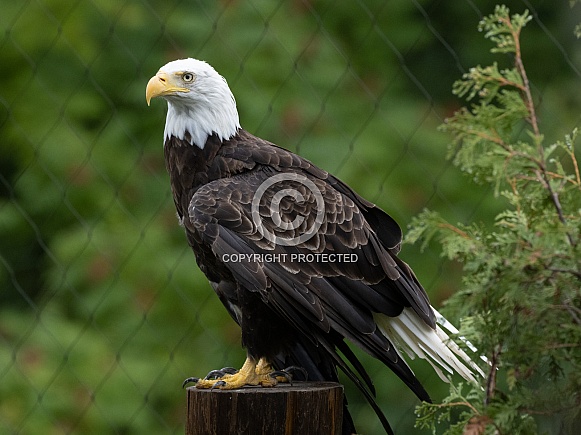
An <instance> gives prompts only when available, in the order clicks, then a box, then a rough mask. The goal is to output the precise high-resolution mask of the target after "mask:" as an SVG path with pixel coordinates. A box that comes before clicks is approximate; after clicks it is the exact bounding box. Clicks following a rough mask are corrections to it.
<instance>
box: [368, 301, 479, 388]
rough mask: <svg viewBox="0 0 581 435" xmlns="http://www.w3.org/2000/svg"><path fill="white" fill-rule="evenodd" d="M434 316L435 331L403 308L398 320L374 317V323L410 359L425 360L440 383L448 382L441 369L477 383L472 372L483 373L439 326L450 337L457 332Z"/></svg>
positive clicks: (377, 315) (442, 318) (384, 316)
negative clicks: (435, 321) (439, 379)
mask: <svg viewBox="0 0 581 435" xmlns="http://www.w3.org/2000/svg"><path fill="white" fill-rule="evenodd" d="M434 313H435V314H436V318H437V325H436V329H432V328H431V327H430V326H429V325H427V324H426V323H425V322H424V321H422V319H421V318H420V317H419V316H418V315H417V314H416V312H415V311H414V310H413V309H412V308H409V307H408V308H404V310H403V311H402V313H401V314H400V315H399V316H397V317H389V316H386V315H384V314H376V315H375V321H376V323H377V325H378V326H379V329H380V330H381V331H382V332H383V333H384V334H385V335H386V337H388V338H389V339H390V340H393V341H394V343H395V344H396V346H398V347H399V348H400V349H402V350H403V351H404V352H405V353H406V354H407V355H408V356H409V357H410V359H414V358H415V357H416V356H418V357H420V358H422V359H425V360H426V361H428V362H429V363H430V365H431V366H432V367H433V368H434V370H435V372H436V373H437V374H438V376H439V377H440V378H441V379H442V380H443V381H445V382H448V378H447V377H446V375H445V374H444V373H443V371H442V370H441V369H444V370H445V371H446V372H448V373H450V374H452V373H454V372H456V373H458V374H459V375H460V376H462V377H463V378H464V379H466V380H467V381H471V382H477V381H476V378H475V377H474V372H477V373H478V374H479V375H480V376H484V373H483V372H482V370H481V369H480V368H479V367H478V366H477V365H476V364H474V362H473V361H472V360H471V359H470V357H469V356H468V355H467V354H466V352H464V351H463V350H462V349H460V347H459V346H458V345H457V344H456V343H454V341H452V340H451V339H450V337H449V336H448V335H447V334H446V333H445V332H444V330H443V329H442V328H440V326H439V325H440V324H441V325H442V326H443V327H445V328H446V329H447V330H448V331H450V332H451V333H457V332H458V330H457V329H456V328H455V327H454V326H453V325H452V324H451V323H450V322H448V321H447V320H446V319H445V318H444V317H443V316H442V315H441V314H440V313H438V312H437V311H436V310H434ZM468 346H469V347H470V346H472V345H471V344H469V345H468ZM473 347H474V346H472V347H471V349H472V348H473Z"/></svg>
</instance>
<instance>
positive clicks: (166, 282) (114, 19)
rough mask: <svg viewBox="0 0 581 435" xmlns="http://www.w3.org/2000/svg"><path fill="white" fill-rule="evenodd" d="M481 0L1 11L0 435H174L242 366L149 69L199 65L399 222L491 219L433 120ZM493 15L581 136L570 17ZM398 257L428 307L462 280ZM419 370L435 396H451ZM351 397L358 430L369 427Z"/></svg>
mask: <svg viewBox="0 0 581 435" xmlns="http://www.w3.org/2000/svg"><path fill="white" fill-rule="evenodd" d="M495 4H496V2H493V1H489V0H483V1H479V2H473V1H470V0H467V1H464V0H458V1H454V2H452V1H443V0H439V1H437V0H436V1H427V0H416V1H341V2H338V1H334V0H311V1H306V0H305V1H301V0H292V1H282V0H278V1H270V0H250V1H242V0H238V1H225V0H224V1H193V0H184V1H175V0H169V1H154V0H149V1H147V0H128V1H117V0H115V1H114V0H76V1H70V0H28V1H19V2H16V1H9V0H1V2H0V30H1V34H0V433H22V434H41V433H42V434H57V433H58V434H60V433H82V434H89V433H95V434H97V433H98V434H102V433H117V434H149V433H151V434H158V433H183V430H184V429H183V423H184V419H185V405H186V402H185V391H184V390H182V389H181V388H180V385H181V382H182V380H183V379H184V378H186V377H188V376H192V375H198V376H199V375H203V374H205V373H206V372H208V371H209V370H211V369H214V368H219V367H223V366H225V365H231V366H239V365H240V364H241V363H242V362H243V360H244V355H245V354H244V351H243V350H242V349H241V347H240V344H239V340H240V334H239V330H238V328H237V326H236V325H235V324H234V322H233V321H231V320H230V318H229V316H228V315H227V314H226V312H225V310H224V309H223V308H222V306H221V304H220V303H219V301H218V299H217V298H216V297H215V295H214V293H213V291H212V290H211V288H210V286H209V284H208V283H207V280H206V279H205V277H204V276H203V275H202V274H201V272H200V271H199V270H198V269H197V266H196V265H195V261H194V257H193V254H192V253H191V252H190V250H189V248H188V246H187V243H186V240H185V237H184V235H183V231H182V229H181V228H179V226H178V224H177V219H176V218H175V211H174V206H173V203H172V200H171V194H170V190H169V180H168V177H167V174H166V172H165V167H164V163H163V153H162V134H163V125H164V120H165V104H164V103H162V102H161V101H157V100H156V101H154V102H153V104H152V107H151V108H148V107H147V106H146V104H145V98H144V93H145V85H146V83H147V80H148V79H149V78H150V77H151V76H152V75H154V74H155V73H156V71H157V70H158V69H159V67H160V66H162V65H163V64H164V63H166V62H167V61H169V60H173V59H175V58H179V57H196V58H199V59H204V60H206V61H208V62H209V63H211V64H212V65H213V66H214V67H215V68H216V69H217V70H218V71H219V72H220V73H221V74H222V75H224V77H226V79H227V80H228V82H229V84H230V86H231V88H232V90H233V92H234V94H235V96H236V98H237V102H238V107H239V111H240V116H241V122H242V125H243V126H244V127H245V128H246V129H247V130H249V131H250V132H252V133H254V134H257V135H259V136H261V137H264V138H266V139H268V140H271V141H273V142H275V143H277V144H279V145H281V146H284V147H286V148H289V149H291V150H293V151H296V152H298V153H300V154H301V155H303V156H304V157H306V158H308V159H310V160H312V161H313V162H314V163H315V164H317V165H319V166H321V167H323V168H324V169H326V170H328V171H330V172H332V173H334V174H335V175H337V176H338V177H340V178H341V179H343V180H344V181H345V182H347V183H348V184H350V185H351V186H352V187H353V188H354V189H355V190H356V191H358V192H359V193H360V194H362V195H363V196H365V197H366V198H368V199H370V200H372V201H374V202H376V203H377V204H379V205H380V206H381V207H382V208H384V209H385V210H386V211H388V212H389V213H390V214H391V215H392V216H393V217H394V218H395V219H396V220H397V221H398V222H400V224H401V225H402V227H404V228H405V226H406V225H407V223H408V222H409V221H410V219H411V217H412V216H414V215H416V214H417V213H418V212H420V211H421V210H422V209H423V208H425V207H429V208H430V209H432V210H437V211H439V212H440V213H441V214H442V215H443V216H444V217H446V218H447V219H448V220H450V221H453V222H454V221H460V222H470V221H474V220H478V221H483V222H485V223H487V224H490V222H491V220H492V217H493V216H494V215H495V213H496V212H498V210H500V209H501V208H502V207H503V206H504V204H503V203H502V200H500V199H495V198H494V197H493V196H492V192H491V189H489V188H488V187H487V186H477V185H475V184H474V183H472V181H471V180H470V179H469V178H466V177H465V176H462V175H461V174H460V172H459V170H458V169H457V168H455V167H453V166H452V165H451V164H450V163H449V162H448V161H447V160H446V154H447V144H448V142H449V138H448V137H447V136H446V135H444V134H443V133H440V132H438V130H437V127H438V125H439V124H441V123H442V122H443V120H444V118H445V117H446V116H448V115H450V114H451V113H453V111H454V110H456V109H457V108H458V107H459V104H460V102H459V101H458V100H457V99H456V98H455V97H453V96H452V94H451V86H452V83H453V82H454V80H456V79H458V78H460V76H461V74H462V73H463V72H465V71H466V70H467V69H468V68H469V67H471V66H473V65H476V64H482V65H485V64H487V63H488V62H490V60H491V58H492V57H491V56H492V55H491V54H490V53H489V51H488V50H489V48H490V44H489V43H488V42H486V41H485V40H484V39H483V38H482V35H481V34H479V33H478V32H477V30H476V27H477V23H478V21H479V20H480V18H481V17H482V15H486V14H489V13H491V12H492V11H493V8H494V5H495ZM505 4H507V5H508V6H509V7H510V8H511V9H512V11H513V12H522V11H523V10H524V9H526V8H528V9H530V10H531V12H532V13H533V15H534V16H535V20H534V21H533V22H532V23H531V24H530V25H529V26H527V28H526V30H525V35H524V36H523V51H524V55H523V57H524V60H525V62H526V66H527V68H528V72H529V78H530V79H531V81H532V82H533V84H534V89H535V93H536V95H535V97H536V99H537V100H538V101H539V108H540V118H541V122H542V124H543V126H542V127H543V129H544V131H545V132H547V134H551V135H554V137H555V138H558V137H560V136H562V135H563V134H565V133H568V132H569V131H570V130H571V129H572V128H574V127H575V126H578V125H579V123H580V118H579V114H580V113H581V111H580V109H581V87H580V79H581V75H580V73H579V70H580V63H581V52H580V50H579V42H578V41H577V40H575V38H574V36H573V28H574V26H575V25H576V24H577V23H578V22H579V21H581V18H580V16H579V7H577V8H573V9H570V8H569V5H568V2H549V1H546V0H545V1H543V0H523V1H511V2H506V3H505ZM504 60H505V61H506V65H509V64H510V59H509V58H506V59H504ZM401 256H402V257H403V258H404V259H405V260H406V261H407V262H409V263H410V264H411V265H412V267H413V268H414V269H415V270H416V273H417V274H418V276H419V278H420V280H421V281H422V282H423V283H424V285H425V287H426V288H427V290H428V292H429V293H430V296H431V298H432V301H433V304H434V305H435V306H437V307H438V306H441V304H442V302H443V301H444V300H445V299H446V297H447V296H448V295H450V294H451V293H452V292H454V291H455V290H456V289H457V288H458V286H459V285H460V276H461V266H460V265H458V264H451V263H447V262H444V261H442V260H441V259H440V256H439V252H438V250H437V249H436V247H435V246H434V247H432V248H430V249H428V250H426V251H425V252H422V253H420V252H419V251H418V249H417V248H416V247H414V246H404V249H403V252H402V254H401ZM454 320H456V319H454ZM362 358H363V359H364V360H365V364H366V365H367V366H368V367H369V371H370V373H371V374H372V375H373V377H374V379H375V382H376V386H377V389H378V391H379V403H380V405H381V406H382V408H383V409H384V410H385V412H386V414H387V416H388V418H389V419H390V421H391V423H392V425H393V426H394V427H395V429H396V431H398V432H399V433H401V434H407V433H415V431H414V429H413V423H414V414H413V410H414V406H415V405H416V404H417V401H416V399H415V398H414V397H413V396H412V395H411V394H410V393H409V392H407V390H406V388H405V387H404V386H403V385H402V383H401V382H400V381H399V380H398V379H397V378H396V377H395V376H394V375H393V374H392V373H391V372H389V370H387V369H386V368H385V367H383V366H382V365H381V364H376V363H375V362H374V361H371V360H370V359H369V358H367V357H366V356H365V355H362ZM426 366H427V367H426ZM412 367H413V369H414V370H415V371H416V374H417V375H418V377H419V378H420V379H421V380H422V381H423V382H424V383H425V384H426V387H427V389H428V391H430V392H431V393H432V395H433V397H434V398H435V399H436V400H438V398H439V397H442V395H443V392H444V391H447V386H446V385H445V384H443V383H441V382H440V380H439V378H438V377H437V376H435V375H434V374H433V373H432V372H431V369H430V368H429V366H428V365H427V364H423V363H422V362H419V363H412ZM346 388H347V393H348V395H349V398H350V404H351V406H350V408H351V411H352V413H353V415H354V418H355V420H356V424H357V425H358V429H359V431H360V432H361V433H364V434H375V433H380V426H379V423H378V421H377V419H376V418H375V417H374V414H373V412H372V411H371V409H370V408H369V407H368V406H367V405H366V404H365V403H364V402H363V399H362V398H361V396H359V395H358V393H357V391H356V390H354V389H353V387H352V386H351V385H349V384H348V383H347V385H346Z"/></svg>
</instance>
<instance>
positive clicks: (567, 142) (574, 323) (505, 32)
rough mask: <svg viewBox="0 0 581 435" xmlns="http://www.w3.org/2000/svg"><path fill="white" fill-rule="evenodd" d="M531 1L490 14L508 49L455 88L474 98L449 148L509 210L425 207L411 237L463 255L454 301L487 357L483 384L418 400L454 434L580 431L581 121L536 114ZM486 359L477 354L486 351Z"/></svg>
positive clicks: (421, 416) (492, 28) (498, 46)
mask: <svg viewBox="0 0 581 435" xmlns="http://www.w3.org/2000/svg"><path fill="white" fill-rule="evenodd" d="M530 20H531V15H529V13H528V12H527V11H525V12H524V13H523V14H521V15H519V14H514V15H510V12H509V10H508V8H507V7H505V6H497V7H496V9H495V11H494V13H493V14H491V15H490V16H488V17H485V18H484V19H483V20H482V21H481V22H480V24H479V31H482V32H484V36H485V38H487V39H489V40H490V41H492V42H493V43H494V48H492V50H491V51H492V52H493V53H496V54H498V55H508V56H509V57H510V58H511V59H512V60H513V65H512V66H511V67H509V68H501V67H500V66H499V64H498V63H497V62H494V63H493V64H492V65H489V66H485V67H482V66H476V67H474V68H471V69H470V70H469V71H468V72H467V73H466V74H464V75H463V77H462V79H461V80H459V81H457V82H456V83H455V84H454V87H453V92H454V94H456V95H458V96H459V97H462V98H464V99H465V100H466V101H467V102H469V106H467V107H462V108H461V109H460V110H458V111H457V112H456V113H455V114H454V115H453V116H452V117H451V118H449V119H447V120H446V121H445V123H444V125H443V126H442V130H444V131H446V132H449V133H450V134H451V135H452V137H453V143H452V146H451V155H450V158H452V159H453V161H454V163H455V164H456V165H457V166H459V167H460V169H461V170H462V171H463V172H465V173H466V174H468V175H469V176H470V177H471V178H472V179H474V180H476V181H477V182H479V183H490V184H491V185H493V186H494V193H495V195H496V196H497V197H499V200H501V199H502V198H504V200H505V201H506V209H505V210H504V211H502V212H501V213H500V214H498V215H497V216H496V220H495V222H494V225H492V226H490V227H487V226H486V225H485V224H470V225H452V224H450V223H448V222H446V221H445V220H444V219H443V218H442V217H440V216H439V215H438V214H437V213H435V212H433V211H429V210H426V211H424V212H423V213H421V214H420V215H419V216H418V217H416V218H415V219H414V220H413V222H412V225H411V227H412V228H411V232H410V234H409V235H408V242H412V243H413V242H417V241H421V243H422V244H423V246H424V247H425V246H426V245H427V244H428V243H430V241H432V240H437V241H438V242H439V243H440V244H441V245H442V251H443V255H445V256H446V257H448V258H449V259H453V260H457V261H459V262H461V263H462V264H463V268H464V277H463V289H462V291H460V292H459V293H457V294H455V295H454V296H453V297H452V298H451V299H449V300H448V302H447V306H446V311H447V314H449V315H450V316H451V317H461V318H463V319H464V320H463V323H462V328H461V335H463V336H465V337H466V338H467V339H468V340H469V341H470V342H472V343H473V344H474V345H475V346H476V347H477V348H478V350H479V353H481V354H482V355H483V356H485V357H486V359H487V361H488V364H487V363H484V362H482V361H480V363H481V364H480V365H481V367H482V368H483V369H484V370H485V372H486V374H487V377H486V379H483V380H482V382H481V385H465V384H464V385H462V384H457V385H454V384H452V385H451V389H450V394H449V396H448V397H446V398H445V399H444V400H443V401H442V403H440V404H423V405H421V406H420V407H418V409H417V415H418V420H417V423H416V425H417V426H418V427H421V428H429V429H432V431H433V432H434V433H435V432H436V430H437V429H438V428H439V427H440V426H447V427H446V429H445V432H444V433H445V434H449V435H452V434H474V435H476V434H516V433H518V434H534V433H573V431H574V428H579V427H581V413H580V411H581V293H580V288H581V249H580V245H581V241H580V234H579V228H580V227H581V176H580V169H579V165H578V162H577V158H576V156H575V150H574V143H575V138H576V136H577V130H574V131H573V132H571V134H569V135H566V136H565V137H564V138H562V139H561V140H556V141H552V140H549V139H548V138H547V137H545V135H544V134H543V125H542V123H540V121H539V117H538V116H537V113H536V108H535V101H534V98H533V92H532V90H531V84H530V82H529V79H528V77H527V71H526V69H525V64H524V60H523V58H522V55H521V47H520V37H521V30H522V29H523V28H524V27H525V25H526V24H527V23H528V22H529V21H530ZM475 358H477V357H475Z"/></svg>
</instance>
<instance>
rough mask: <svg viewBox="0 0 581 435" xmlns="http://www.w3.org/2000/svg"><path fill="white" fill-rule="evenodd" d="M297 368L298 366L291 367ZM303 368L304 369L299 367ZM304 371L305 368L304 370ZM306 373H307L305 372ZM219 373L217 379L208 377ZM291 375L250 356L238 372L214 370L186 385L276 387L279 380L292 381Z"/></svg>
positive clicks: (222, 388) (230, 387)
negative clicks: (193, 383) (256, 360)
mask: <svg viewBox="0 0 581 435" xmlns="http://www.w3.org/2000/svg"><path fill="white" fill-rule="evenodd" d="M290 369H293V370H295V369H296V368H294V367H292V368H289V370H290ZM297 370H303V369H297ZM303 371H304V370H303ZM305 374H306V373H305ZM216 375H219V376H220V377H219V378H217V379H208V378H209V377H213V376H216ZM290 381H291V375H290V374H289V373H288V371H275V370H274V369H273V368H272V366H271V365H270V364H269V363H268V362H267V361H266V360H265V359H264V358H260V359H259V360H258V363H257V362H255V361H254V359H253V358H251V357H248V358H246V361H245V362H244V365H243V366H242V368H241V369H240V370H238V371H237V372H236V371H235V370H233V369H222V370H214V371H212V372H210V373H209V374H208V376H206V378H204V379H196V378H188V379H186V380H185V382H184V385H185V384H186V383H189V382H195V383H196V388H212V389H213V388H219V389H221V390H234V389H236V388H242V387H244V386H246V385H261V386H263V387H274V386H275V385H276V384H278V383H279V382H290Z"/></svg>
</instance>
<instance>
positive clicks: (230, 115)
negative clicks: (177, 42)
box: [158, 58, 240, 148]
mask: <svg viewBox="0 0 581 435" xmlns="http://www.w3.org/2000/svg"><path fill="white" fill-rule="evenodd" d="M159 73H165V74H167V75H168V76H173V77H175V78H176V79H178V80H181V79H182V78H183V77H184V74H187V73H191V74H193V80H192V81H191V82H189V83H186V82H182V83H180V85H181V86H183V87H184V88H187V90H188V91H186V92H175V93H171V94H166V95H162V96H163V98H165V99H166V100H167V103H168V110H167V118H166V122H165V131H164V140H167V139H168V138H169V137H171V136H175V137H176V138H178V139H182V140H186V138H187V139H189V142H190V145H192V144H193V145H196V146H198V147H199V148H204V144H205V143H206V140H207V139H208V137H209V136H211V135H212V134H213V133H216V134H217V135H218V137H219V138H220V139H222V140H226V139H229V138H231V137H232V136H234V135H235V134H236V132H237V131H238V129H239V128H240V120H239V118H238V110H237V109H236V100H235V99H234V95H232V91H231V90H230V88H229V87H228V83H227V82H226V79H224V77H222V76H221V75H220V74H218V73H217V72H216V70H215V69H214V68H212V66H210V65H209V64H207V63H206V62H203V61H201V60H197V59H191V58H188V59H179V60H174V61H172V62H169V63H168V64H166V65H164V66H163V67H161V69H160V70H159ZM159 73H158V74H159ZM186 133H189V137H188V135H186Z"/></svg>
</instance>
